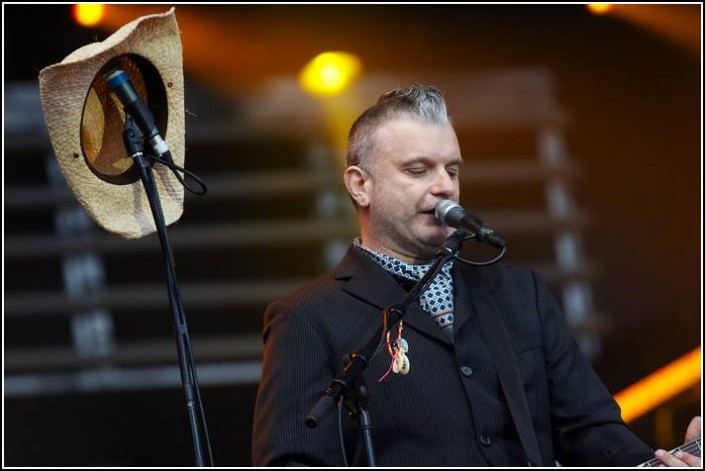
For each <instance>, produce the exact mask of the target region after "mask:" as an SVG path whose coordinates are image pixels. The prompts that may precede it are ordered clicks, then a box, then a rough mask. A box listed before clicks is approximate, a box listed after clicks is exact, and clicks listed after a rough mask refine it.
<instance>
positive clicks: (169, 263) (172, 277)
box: [122, 111, 213, 466]
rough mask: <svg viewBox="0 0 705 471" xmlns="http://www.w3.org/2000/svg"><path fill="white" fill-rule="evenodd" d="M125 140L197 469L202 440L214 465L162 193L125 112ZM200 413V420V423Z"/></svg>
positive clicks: (203, 462)
mask: <svg viewBox="0 0 705 471" xmlns="http://www.w3.org/2000/svg"><path fill="white" fill-rule="evenodd" d="M122 136H123V141H124V144H125V149H126V150H127V154H128V155H129V156H130V157H132V159H133V161H134V163H135V165H136V166H137V169H138V171H139V174H140V179H141V180H142V183H143V184H144V188H145V191H146V192H147V197H148V199H149V205H150V207H151V209H152V214H153V216H154V223H155V226H156V228H157V233H158V234H159V242H160V243H161V247H162V253H163V255H164V260H165V262H166V277H167V287H168V290H169V304H170V306H171V312H172V315H173V321H174V334H175V336H176V345H177V348H178V354H179V366H180V369H181V383H182V386H183V390H184V397H185V399H186V409H187V413H188V418H189V424H190V426H191V438H192V441H193V449H194V454H195V464H196V466H206V459H205V453H204V450H203V445H202V437H201V435H202V434H203V436H204V437H203V438H204V440H205V443H206V445H207V447H208V458H209V461H208V463H209V464H208V466H213V457H212V454H211V448H210V440H209V437H208V429H207V427H206V423H205V413H204V410H203V404H202V401H201V395H200V392H199V390H198V378H197V376H196V369H195V365H194V360H193V352H192V351H191V342H190V337H189V333H188V328H187V326H186V318H185V315H184V311H183V307H182V303H181V294H180V291H179V288H178V282H177V280H176V270H175V262H174V254H173V252H172V250H171V245H170V244H169V238H168V237H167V232H166V224H165V221H164V214H163V212H162V206H161V202H160V200H159V193H158V191H157V186H156V184H155V182H154V175H153V173H152V164H151V162H150V161H149V159H148V158H147V157H146V156H145V154H144V146H143V144H142V133H141V132H140V130H139V129H138V128H137V126H136V125H135V123H134V120H133V119H132V116H130V114H129V113H128V112H127V111H126V112H125V129H124V131H123V135H122ZM199 413H200V416H201V417H200V420H199Z"/></svg>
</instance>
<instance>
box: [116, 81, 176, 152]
mask: <svg viewBox="0 0 705 471" xmlns="http://www.w3.org/2000/svg"><path fill="white" fill-rule="evenodd" d="M103 78H105V81H106V82H107V83H108V86H109V87H110V88H111V89H112V90H113V92H115V94H116V95H117V97H118V98H119V99H120V102H121V103H122V106H123V107H124V108H125V112H126V113H129V115H130V116H132V119H133V120H134V121H135V123H136V124H137V127H138V128H139V130H140V131H141V132H142V134H143V135H144V137H145V139H147V140H148V141H149V143H150V144H151V145H152V149H154V151H155V152H156V153H157V156H158V157H161V156H163V155H164V154H166V153H167V152H169V147H167V145H166V142H164V139H162V137H161V136H160V135H159V129H157V126H156V125H155V124H154V116H152V112H151V111H149V108H148V107H147V105H146V104H145V103H144V101H142V99H141V98H140V97H139V95H138V94H137V93H136V92H135V89H134V88H132V84H130V77H129V76H128V75H127V73H126V72H125V71H124V70H120V69H112V70H111V71H110V72H108V73H106V74H105V75H104V76H103Z"/></svg>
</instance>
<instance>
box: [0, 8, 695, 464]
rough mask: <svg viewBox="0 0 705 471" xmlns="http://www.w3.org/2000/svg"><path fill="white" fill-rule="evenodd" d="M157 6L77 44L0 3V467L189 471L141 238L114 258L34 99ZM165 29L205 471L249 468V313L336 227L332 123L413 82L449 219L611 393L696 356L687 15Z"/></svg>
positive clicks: (299, 20)
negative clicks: (434, 118) (561, 333)
mask: <svg viewBox="0 0 705 471" xmlns="http://www.w3.org/2000/svg"><path fill="white" fill-rule="evenodd" d="M169 7H170V5H168V4H161V5H107V6H105V9H104V10H103V11H102V13H101V14H100V15H99V18H98V20H97V22H96V23H95V24H93V25H90V26H87V25H82V24H79V22H78V21H77V19H76V17H75V16H74V13H75V11H74V6H73V5H70V4H64V5H20V4H16V5H8V4H3V35H4V51H3V66H4V67H3V70H4V80H3V108H4V109H3V118H4V119H3V134H4V136H3V177H4V182H3V183H4V191H3V201H4V203H3V210H4V219H3V238H4V244H3V246H4V249H3V255H4V260H3V269H4V276H3V291H4V296H3V301H4V302H3V315H4V319H3V354H4V355H3V357H4V361H3V366H4V371H3V373H4V376H3V403H4V414H3V426H4V433H3V437H4V438H3V440H4V457H3V461H4V464H5V465H8V466H190V465H192V464H193V455H192V448H191V441H190V432H189V428H188V421H187V415H186V412H185V407H184V400H183V393H182V390H181V385H180V380H179V374H178V366H177V365H178V360H177V354H176V348H175V343H174V340H173V336H172V323H171V313H170V310H169V304H168V297H167V292H166V289H165V283H164V275H163V273H164V268H163V261H162V257H161V252H160V249H159V244H158V240H157V238H156V235H154V234H152V235H150V236H147V237H145V238H143V239H139V240H133V241H126V240H123V239H120V238H118V237H117V236H114V235H112V234H109V233H107V232H105V231H103V230H102V229H99V228H97V227H96V226H95V225H94V224H93V223H92V221H91V220H90V219H89V218H88V216H87V215H86V214H85V212H83V210H82V209H81V208H80V207H79V206H78V204H77V203H76V201H75V199H74V198H73V195H72V194H71V192H70V191H69V190H68V189H67V186H66V183H65V181H64V180H63V177H62V175H61V173H60V171H59V169H58V166H57V165H56V159H55V158H54V156H53V152H52V149H51V145H50V142H49V139H48V136H47V133H46V130H45V127H44V121H43V115H42V112H41V107H40V104H39V92H38V80H37V77H38V75H39V71H40V70H41V69H42V68H44V67H46V66H49V65H51V64H55V63H58V62H60V61H61V60H62V59H63V58H64V57H65V56H67V55H68V54H69V53H71V52H72V51H74V50H75V49H78V48H79V47H81V46H84V45H86V44H88V43H91V42H95V41H102V40H104V39H105V38H107V37H108V36H109V35H110V34H112V33H113V32H114V31H116V30H117V29H118V28H119V27H120V26H122V25H124V24H126V23H128V22H130V21H132V20H134V19H136V18H138V17H140V16H143V15H146V14H152V13H164V12H166V11H167V10H168V8H169ZM176 19H177V22H178V24H179V28H180V30H181V40H182V43H183V54H184V74H185V81H186V97H185V99H186V108H187V113H186V148H187V151H186V165H187V167H188V168H189V169H190V170H191V171H193V172H195V173H197V174H198V175H200V176H201V177H202V178H203V179H204V180H205V181H206V182H207V184H208V185H209V190H210V191H209V193H208V195H207V196H205V197H197V196H193V195H190V194H188V193H187V196H186V201H185V209H184V215H183V216H182V218H181V220H180V221H179V222H178V223H176V224H174V225H172V226H170V227H169V234H170V237H171V240H172V243H173V248H174V252H175V258H176V262H177V273H178V276H179V280H180V282H181V290H182V297H183V301H184V306H185V312H186V316H187V320H188V324H189V329H190V332H191V336H192V342H193V348H194V352H195V357H196V364H197V366H198V374H199V379H200V383H201V394H202V396H203V400H204V405H205V411H206V417H207V421H208V425H209V431H210V436H211V440H212V444H213V452H214V457H215V463H216V465H219V466H248V465H250V464H251V462H250V434H251V428H252V412H253V408H254V400H255V394H256V388H257V383H258V380H259V374H260V359H261V354H262V345H261V336H260V330H261V323H262V312H263V310H264V308H265V307H266V305H267V304H268V303H269V302H271V301H272V300H274V299H276V298H277V297H279V296H282V295H284V294H286V293H288V292H290V291H291V290H293V289H294V288H295V287H296V286H298V285H299V284H301V283H303V282H304V281H306V280H308V279H311V278H314V277H316V276H318V275H320V274H322V273H324V272H326V271H327V270H329V269H330V268H331V267H332V266H333V265H335V263H336V262H337V261H338V260H339V259H340V257H341V255H342V253H344V251H345V249H346V247H347V245H348V244H349V242H350V241H351V238H352V237H353V236H354V235H355V234H356V220H355V216H354V212H353V209H352V207H351V204H350V203H349V200H348V199H347V196H346V195H345V193H344V190H343V187H342V185H341V183H340V180H341V171H342V165H343V159H344V148H343V146H344V140H345V136H346V133H347V130H348V128H349V126H350V124H351V123H352V120H353V119H354V118H355V116H356V115H357V114H359V113H360V112H361V111H362V110H364V109H365V108H366V107H367V106H369V105H370V104H372V103H373V102H374V100H375V99H376V98H377V97H378V96H379V95H380V94H381V93H383V92H385V91H387V90H388V89H391V88H395V87H399V86H408V85H410V84H411V83H414V82H418V83H424V84H430V85H436V86H438V87H440V88H441V89H442V90H444V91H445V92H446V96H447V99H448V103H449V108H450V112H451V114H452V115H453V117H454V123H455V125H456V129H457V132H458V136H459V139H460V144H461V149H462V151H463V156H464V159H465V161H466V162H467V166H466V167H465V169H464V175H463V177H462V191H461V194H462V198H461V203H462V204H463V206H464V207H465V208H466V209H468V210H470V211H472V212H473V213H475V214H477V215H479V216H481V217H482V218H483V219H484V220H485V222H486V223H487V224H488V225H490V226H491V227H494V228H495V229H496V230H497V231H498V232H500V233H501V234H503V235H504V237H505V238H506V239H507V241H508V243H509V246H510V251H509V254H508V255H507V257H506V259H505V260H506V261H508V262H509V263H513V264H517V265H525V266H530V267H532V268H535V269H537V270H538V271H539V272H540V273H541V274H542V275H543V276H544V277H545V278H546V279H547V280H548V282H549V283H550V286H551V288H552V290H553V291H554V293H555V295H556V297H557V298H558V299H559V300H560V302H561V304H562V306H563V308H564V311H565V315H566V317H567V319H568V321H569V324H570V326H571V328H572V329H573V331H574V334H575V337H576V340H577V341H578V342H579V345H580V347H581V348H582V349H583V351H584V352H585V353H586V354H587V355H588V356H589V358H590V359H591V361H592V362H593V365H594V367H595V369H596V370H597V372H598V373H599V375H600V376H601V377H602V378H603V380H604V381H605V383H606V385H607V387H608V388H609V390H610V391H611V392H613V393H615V394H617V393H619V392H620V391H623V390H624V389H625V388H627V387H629V386H630V385H632V384H634V383H636V382H637V381H639V380H641V379H642V378H644V377H647V376H648V375H649V374H650V373H652V372H654V371H655V370H657V369H659V368H661V367H664V366H666V365H668V364H669V363H671V362H673V361H675V360H677V359H679V358H681V357H682V356H683V355H686V354H688V353H689V352H692V351H694V350H697V351H698V352H699V348H700V345H701V336H702V298H701V286H702V275H701V263H702V253H701V242H702V219H701V218H702V216H701V215H702V206H701V201H702V191H701V183H702V180H701V174H702V160H701V155H702V154H701V130H702V122H701V106H702V96H701V83H702V82H701V80H702V76H701V66H702V65H701V54H702V53H701V5H616V6H612V8H611V9H607V11H599V10H591V9H589V8H588V6H587V5H583V4H567V5H464V6H455V5H384V6H376V5H320V6H319V5H289V6H286V5H228V6H208V5H205V6H204V5H178V6H176ZM325 52H341V53H344V54H338V55H334V56H330V55H328V56H323V58H320V57H319V55H320V54H322V53H325ZM316 57H319V59H318V62H316V61H314V58H316ZM331 57H332V58H333V62H332V63H333V65H324V66H323V67H324V68H325V67H334V70H335V71H336V73H335V74H334V75H335V77H338V78H337V80H333V82H332V83H330V82H329V81H326V80H325V79H320V74H321V70H320V68H321V64H320V61H321V60H324V59H326V58H328V59H330V58H331ZM340 64H342V66H341V65H340ZM317 67H318V69H317ZM335 67H342V68H341V69H337V68H335ZM303 71H306V72H303ZM317 74H318V75H317ZM312 77H313V78H312ZM316 77H319V79H317V78H316ZM466 245H467V244H466ZM466 250H467V255H468V256H475V257H477V258H483V257H485V258H486V257H489V256H491V255H492V253H491V252H485V251H483V249H482V248H479V247H473V246H468V247H466ZM693 370H695V373H693ZM689 371H690V372H689V373H688V374H689V375H690V376H689V379H687V380H686V381H685V382H682V383H679V382H678V381H677V380H676V379H673V378H669V379H667V380H662V381H661V382H660V383H659V384H658V385H657V387H656V389H653V390H651V391H647V392H646V393H645V394H646V396H643V397H647V396H648V397H654V396H658V395H659V394H663V395H664V399H663V400H661V401H658V403H657V404H655V405H654V406H653V407H651V408H650V409H649V410H646V411H643V413H638V414H635V416H634V417H633V418H631V419H630V423H631V425H632V427H633V428H634V429H635V431H636V432H637V433H638V434H639V435H640V436H641V437H642V438H643V439H644V440H645V441H646V442H648V443H650V444H652V445H653V446H654V447H664V448H671V447H673V446H676V445H678V444H680V443H681V442H682V440H683V433H684V431H685V426H686V425H687V423H688V420H689V419H690V417H692V416H693V415H696V414H699V413H700V410H701V404H702V390H701V382H700V371H701V363H700V357H699V353H698V354H697V358H696V359H695V363H691V366H690V367H689ZM676 383H678V384H679V386H678V387H677V388H676V389H675V390H674V391H673V392H669V391H665V390H666V386H667V385H671V384H676ZM641 402H645V403H646V402H648V401H641Z"/></svg>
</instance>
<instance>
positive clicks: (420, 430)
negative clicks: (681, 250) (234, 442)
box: [252, 247, 653, 466]
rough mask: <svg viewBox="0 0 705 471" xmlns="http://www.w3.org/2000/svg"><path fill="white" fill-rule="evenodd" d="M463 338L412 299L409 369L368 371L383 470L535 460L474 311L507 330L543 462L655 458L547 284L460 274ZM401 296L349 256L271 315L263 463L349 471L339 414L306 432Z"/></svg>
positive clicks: (360, 459) (350, 431)
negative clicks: (348, 358) (349, 358)
mask: <svg viewBox="0 0 705 471" xmlns="http://www.w3.org/2000/svg"><path fill="white" fill-rule="evenodd" d="M453 278H454V283H455V284H454V286H455V341H454V343H451V342H450V341H449V340H448V338H447V337H446V336H445V335H444V334H443V332H441V330H440V329H439V328H438V326H437V325H436V324H435V323H434V322H433V321H432V320H431V318H430V317H429V316H428V315H427V314H426V313H425V312H424V311H423V310H422V309H421V307H420V306H419V304H418V302H417V303H414V304H413V305H412V306H411V307H410V308H409V310H408V311H407V313H406V316H405V317H404V327H405V328H404V332H403V337H404V338H406V339H407V341H408V342H409V347H410V348H409V352H408V356H409V360H410V363H411V371H410V372H409V374H408V375H406V376H401V375H394V374H390V376H388V377H387V379H385V380H384V381H383V382H381V383H379V382H378V379H379V378H380V377H381V376H382V375H383V374H384V373H385V372H386V371H387V369H388V368H389V365H390V357H389V355H388V354H387V353H386V352H382V354H380V355H378V356H377V357H375V358H374V359H373V360H372V361H371V362H370V364H369V365H368V367H367V369H366V370H365V379H366V382H367V385H368V387H369V391H370V396H371V398H370V406H369V408H370V413H371V418H372V425H373V427H374V432H373V439H374V447H375V453H376V457H377V464H378V465H379V466H522V465H523V464H524V463H526V458H525V457H524V452H523V450H522V448H521V444H520V442H519V439H518V435H517V432H516V430H515V427H514V424H513V421H512V418H511V416H510V414H509V410H508V408H507V404H506V401H505V398H504V396H503V393H502V390H501V387H500V384H499V379H498V376H497V372H496V370H495V367H494V364H493V360H492V357H491V356H490V353H489V351H488V349H487V343H486V340H485V335H484V334H483V332H482V329H481V328H480V325H479V322H478V318H477V312H478V309H487V310H490V311H491V313H492V316H493V317H494V318H496V319H497V321H498V322H503V323H504V324H505V326H506V328H507V330H508V332H509V336H510V338H511V343H512V347H513V352H511V354H512V355H514V356H515V358H516V361H517V364H518V366H519V371H520V374H521V377H522V378H521V379H522V381H523V384H524V390H525V392H526V396H527V400H528V404H529V409H530V411H531V415H532V420H533V425H534V428H535V430H536V435H537V436H538V441H539V447H540V452H541V455H542V458H543V461H544V464H545V465H551V464H553V463H554V461H555V460H558V461H559V462H560V463H561V464H563V465H575V466H619V465H622V466H630V465H635V464H638V463H640V462H642V461H645V460H647V459H649V458H651V457H652V456H653V455H652V450H651V449H650V448H649V447H648V446H647V445H646V444H644V443H643V442H642V441H641V440H639V439H638V438H637V437H636V436H635V435H634V434H633V433H632V432H631V430H630V429H629V428H628V427H627V426H626V425H625V424H624V423H623V422H622V421H621V419H620V413H619V409H618V407H617V405H616V403H615V402H614V401H613V399H612V397H611V395H610V394H609V392H608V391H607V390H606V388H605V387H604V385H603V384H602V382H601V381H600V379H599V378H598V377H597V375H596V374H595V372H594V371H593V369H592V367H591V366H590V364H589V363H588V361H587V360H586V359H585V358H584V357H583V356H582V355H581V353H580V352H579V350H578V348H577V346H576V345H575V343H574V342H573V341H572V339H571V337H570V335H569V332H568V329H567V327H566V325H565V322H564V320H563V317H562V314H561V312H560V311H559V308H558V306H557V304H556V302H555V300H554V299H553V297H552V296H551V294H550V293H549V291H548V289H547V287H546V286H545V285H544V284H543V283H542V282H541V281H540V280H538V279H537V277H536V276H535V275H534V274H533V273H532V272H530V271H527V270H523V269H519V268H513V267H509V266H493V267H488V268H481V269H478V268H469V267H467V266H462V265H461V264H459V263H456V265H455V266H454V267H453ZM405 294H406V292H405V291H404V290H403V289H402V288H401V286H400V285H399V284H398V283H397V282H396V281H395V280H394V279H393V278H392V277H391V276H390V275H389V274H387V272H385V271H384V270H383V269H382V268H381V267H380V266H379V265H377V263H376V262H374V261H373V260H371V259H370V258H368V257H367V256H366V255H364V254H362V253H360V252H359V251H358V250H357V249H355V248H354V247H351V248H350V249H349V251H348V253H347V255H346V256H345V257H344V259H343V260H342V261H341V263H340V264H339V265H338V266H337V267H336V268H335V269H334V270H333V272H332V273H330V274H328V275H326V276H323V277H321V278H319V279H317V280H315V281H313V282H311V283H308V284H307V285H305V286H303V287H302V288H301V289H299V290H297V291H296V292H294V293H293V294H291V295H289V296H287V297H285V298H283V299H281V300H279V301H277V302H275V303H273V304H272V305H270V306H269V308H268V309H267V311H266V312H265V319H264V342H265V352H264V363H263V372H262V380H261V383H260V386H259V392H258V397H257V405H256V408H255V417H254V433H253V455H252V456H253V462H254V464H255V465H257V466H266V465H285V464H296V463H298V464H308V465H326V466H342V464H343V461H342V457H341V450H340V445H339V439H338V432H337V420H336V415H337V414H335V413H333V414H331V415H330V416H328V417H327V418H326V419H325V420H323V421H322V422H321V424H320V425H319V426H318V428H316V429H314V430H310V429H308V428H306V426H305V422H304V420H305V417H306V416H307V414H308V412H309V411H310V409H311V408H312V407H313V406H314V405H315V404H316V402H317V401H318V399H319V398H320V397H321V395H322V394H323V392H324V390H325V389H326V387H327V386H328V385H329V384H330V382H331V380H332V379H333V377H334V376H335V375H336V374H337V373H338V372H339V371H340V370H341V367H342V363H343V357H344V355H345V354H347V353H350V352H353V351H355V350H357V349H359V348H362V347H363V346H364V345H365V344H366V343H367V341H368V339H370V338H371V336H372V335H374V333H375V332H376V330H377V329H379V327H380V325H381V312H382V310H383V309H384V308H386V307H388V306H389V305H391V304H394V303H397V302H399V301H400V300H401V299H403V297H404V295H405ZM344 422H345V425H344V436H345V443H346V453H347V455H348V459H349V461H350V462H351V463H350V464H351V465H359V466H364V465H365V464H366V462H365V457H364V452H363V449H362V447H361V443H360V441H359V438H358V432H357V428H356V426H357V423H356V422H355V421H353V420H351V419H349V418H347V417H346V418H345V420H344Z"/></svg>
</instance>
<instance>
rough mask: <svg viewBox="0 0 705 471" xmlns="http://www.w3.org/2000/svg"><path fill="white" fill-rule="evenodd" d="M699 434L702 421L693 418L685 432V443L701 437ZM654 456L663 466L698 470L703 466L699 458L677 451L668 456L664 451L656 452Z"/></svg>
mask: <svg viewBox="0 0 705 471" xmlns="http://www.w3.org/2000/svg"><path fill="white" fill-rule="evenodd" d="M701 433H702V419H701V418H700V417H694V418H693V420H691V421H690V424H689V425H688V428H687V429H686V431H685V442H686V443H688V442H690V441H693V440H695V439H696V438H698V437H700V436H701ZM655 456H656V458H658V459H659V460H661V463H663V466H680V467H684V466H691V467H700V468H702V466H703V463H702V459H701V458H698V457H697V456H693V455H691V454H689V453H684V452H682V451H677V452H675V453H674V454H670V453H669V452H667V451H666V450H656V453H655Z"/></svg>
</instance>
